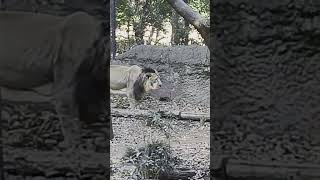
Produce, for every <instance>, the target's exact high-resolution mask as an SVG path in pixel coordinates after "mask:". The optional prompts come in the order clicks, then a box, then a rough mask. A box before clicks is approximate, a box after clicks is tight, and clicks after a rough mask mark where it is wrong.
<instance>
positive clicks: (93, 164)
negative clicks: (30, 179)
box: [4, 147, 107, 177]
mask: <svg viewBox="0 0 320 180" xmlns="http://www.w3.org/2000/svg"><path fill="white" fill-rule="evenodd" d="M4 150H5V153H4V170H5V171H6V172H11V173H14V174H23V175H31V176H34V175H44V176H45V177H52V176H63V175H66V174H68V173H73V170H74V169H75V166H76V164H72V163H71V162H73V160H72V157H73V155H70V154H67V153H64V152H56V151H37V150H30V149H23V148H19V149H18V148H12V147H8V148H5V149H4ZM80 155H81V156H80V157H81V160H80V164H81V169H82V171H83V172H84V174H104V173H105V171H106V170H107V167H106V166H107V161H106V156H107V155H106V154H105V153H96V152H81V151H80Z"/></svg>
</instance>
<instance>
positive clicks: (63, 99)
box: [54, 93, 81, 178]
mask: <svg viewBox="0 0 320 180" xmlns="http://www.w3.org/2000/svg"><path fill="white" fill-rule="evenodd" d="M69 95H70V94H69V93H65V94H64V95H63V96H57V97H56V101H55V103H54V104H55V106H56V111H57V114H58V116H59V119H60V123H61V130H62V133H63V137H64V140H63V142H62V143H60V144H59V146H60V147H61V148H63V149H64V150H66V152H67V153H65V155H66V156H67V157H68V158H70V159H69V163H70V167H73V168H74V172H75V176H76V177H77V178H80V177H81V173H80V172H81V171H80V169H81V161H80V149H79V145H80V143H81V124H80V120H79V118H78V117H77V113H76V111H75V108H74V105H73V103H72V99H71V98H70V97H72V96H69Z"/></svg>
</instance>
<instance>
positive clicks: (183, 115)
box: [111, 108, 210, 121]
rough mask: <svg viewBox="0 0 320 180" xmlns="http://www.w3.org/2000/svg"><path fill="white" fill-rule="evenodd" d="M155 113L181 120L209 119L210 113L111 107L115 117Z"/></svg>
mask: <svg viewBox="0 0 320 180" xmlns="http://www.w3.org/2000/svg"><path fill="white" fill-rule="evenodd" d="M154 113H158V114H159V115H160V116H161V117H162V118H177V119H181V120H194V121H209V120H210V114H209V113H192V112H181V111H161V110H159V111H150V110H131V109H118V108H113V109H111V115H112V116H114V117H136V116H144V117H152V116H153V115H154Z"/></svg>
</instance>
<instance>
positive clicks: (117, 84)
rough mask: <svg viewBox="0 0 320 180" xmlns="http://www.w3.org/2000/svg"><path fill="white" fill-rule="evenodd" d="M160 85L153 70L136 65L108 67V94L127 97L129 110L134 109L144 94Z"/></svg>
mask: <svg viewBox="0 0 320 180" xmlns="http://www.w3.org/2000/svg"><path fill="white" fill-rule="evenodd" d="M161 85H162V82H161V80H160V76H159V73H158V71H156V70H155V69H152V68H148V67H139V66H137V65H133V66H123V65H110V93H112V94H121V95H123V94H125V95H127V97H128V100H129V104H130V108H131V109H136V105H137V102H138V101H140V100H141V98H142V97H143V95H144V94H145V93H147V92H150V91H152V90H155V89H159V88H160V87H161ZM123 89H125V91H123Z"/></svg>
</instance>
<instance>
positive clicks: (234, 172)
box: [225, 159, 320, 179]
mask: <svg viewBox="0 0 320 180" xmlns="http://www.w3.org/2000/svg"><path fill="white" fill-rule="evenodd" d="M225 168H226V174H227V176H228V177H232V178H249V177H257V178H258V177H260V178H268V179H287V178H289V179H290V178H293V179H296V178H297V179H320V165H318V164H308V163H299V164H297V163H281V162H272V161H259V162H251V161H243V160H235V159H230V160H229V161H228V162H227V164H226V165H225Z"/></svg>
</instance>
